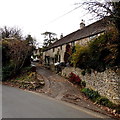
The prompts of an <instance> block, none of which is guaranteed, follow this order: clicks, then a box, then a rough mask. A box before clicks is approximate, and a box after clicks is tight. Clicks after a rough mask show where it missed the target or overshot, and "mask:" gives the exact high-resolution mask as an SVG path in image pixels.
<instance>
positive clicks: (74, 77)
mask: <svg viewBox="0 0 120 120" xmlns="http://www.w3.org/2000/svg"><path fill="white" fill-rule="evenodd" d="M69 81H70V82H72V83H75V84H81V79H80V77H79V76H78V75H76V74H74V73H73V72H71V73H70V74H69Z"/></svg>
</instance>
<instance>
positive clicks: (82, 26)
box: [80, 19, 85, 29]
mask: <svg viewBox="0 0 120 120" xmlns="http://www.w3.org/2000/svg"><path fill="white" fill-rule="evenodd" d="M84 27H85V21H84V20H83V19H82V20H81V23H80V29H83V28H84Z"/></svg>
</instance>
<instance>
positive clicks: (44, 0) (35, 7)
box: [0, 0, 95, 44]
mask: <svg viewBox="0 0 120 120" xmlns="http://www.w3.org/2000/svg"><path fill="white" fill-rule="evenodd" d="M80 1H81V0H0V4H1V6H0V27H3V26H5V25H6V26H8V27H14V26H15V27H18V28H20V29H22V31H23V34H24V35H27V34H31V35H32V36H33V37H35V38H36V39H37V41H38V42H39V43H40V44H41V43H43V39H44V38H43V37H42V35H41V33H43V32H46V31H49V32H54V33H56V34H57V37H58V38H59V36H60V34H61V33H63V35H64V36H65V35H67V34H69V33H71V32H74V31H76V30H78V29H79V24H80V22H81V20H82V19H84V20H85V24H86V25H88V24H90V23H92V22H93V21H95V20H90V18H92V17H91V15H89V14H86V13H87V11H85V10H84V9H82V8H78V9H75V8H76V7H78V6H79V5H75V3H79V2H80ZM82 1H83V0H82ZM73 9H75V10H73ZM71 10H73V11H72V12H70V13H69V14H66V13H68V12H69V11H71Z"/></svg>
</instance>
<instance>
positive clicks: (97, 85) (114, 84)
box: [62, 67, 120, 104]
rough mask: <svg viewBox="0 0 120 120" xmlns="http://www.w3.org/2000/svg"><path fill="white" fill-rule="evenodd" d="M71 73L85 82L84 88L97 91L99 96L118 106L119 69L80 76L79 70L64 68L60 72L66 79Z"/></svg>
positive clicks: (119, 94)
mask: <svg viewBox="0 0 120 120" xmlns="http://www.w3.org/2000/svg"><path fill="white" fill-rule="evenodd" d="M70 72H73V73H75V74H76V75H79V77H80V78H81V79H82V80H83V81H85V82H86V87H88V88H91V89H93V90H96V91H98V92H99V93H100V94H101V96H105V97H107V98H108V99H109V100H111V101H112V102H113V103H116V104H120V69H117V70H116V71H113V70H111V69H107V70H106V71H104V72H96V71H92V73H91V74H89V73H86V74H85V75H84V76H83V75H82V74H81V72H82V70H81V69H79V68H73V67H66V68H65V69H63V71H62V76H65V77H68V75H69V73H70Z"/></svg>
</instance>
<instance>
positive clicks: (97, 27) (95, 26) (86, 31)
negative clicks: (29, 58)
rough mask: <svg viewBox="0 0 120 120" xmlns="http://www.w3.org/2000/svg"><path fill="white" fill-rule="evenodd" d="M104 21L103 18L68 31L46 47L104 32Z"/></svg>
mask: <svg viewBox="0 0 120 120" xmlns="http://www.w3.org/2000/svg"><path fill="white" fill-rule="evenodd" d="M105 21H106V20H105V19H102V20H99V21H97V22H95V23H92V24H90V25H88V26H86V27H84V28H82V29H79V30H77V31H75V32H73V33H70V34H68V35H66V36H65V37H63V38H61V39H59V40H58V41H56V42H54V43H53V44H51V45H50V46H49V48H48V49H51V48H54V47H57V46H60V45H63V44H66V43H70V42H72V41H77V40H80V39H83V38H86V37H90V36H92V35H96V34H99V33H101V32H104V31H105V29H106V23H105ZM48 49H47V50H48Z"/></svg>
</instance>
